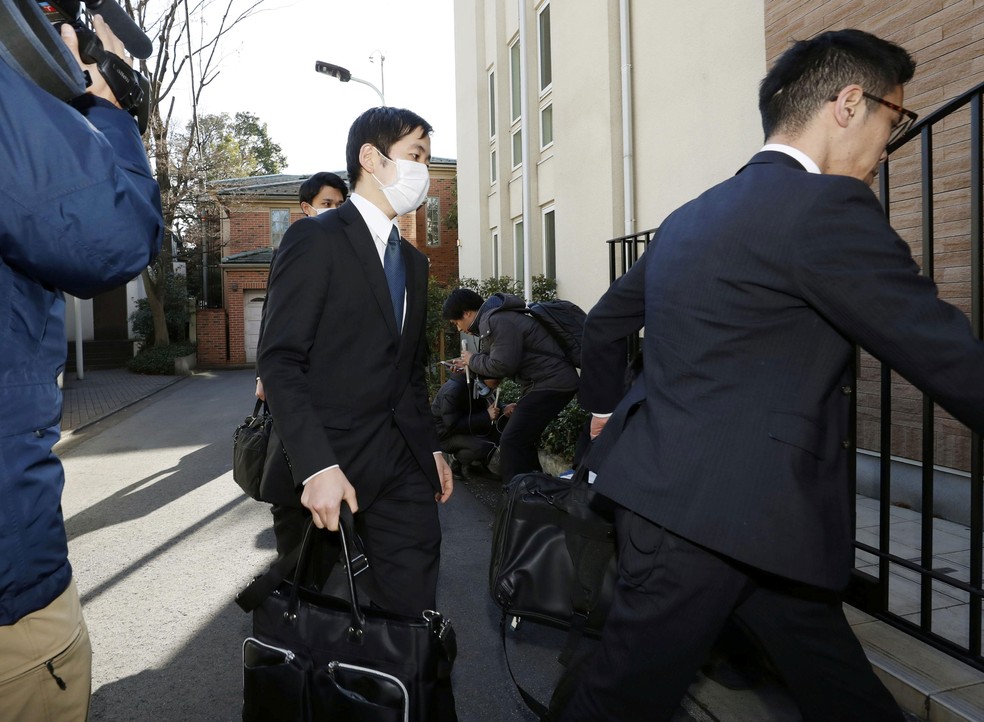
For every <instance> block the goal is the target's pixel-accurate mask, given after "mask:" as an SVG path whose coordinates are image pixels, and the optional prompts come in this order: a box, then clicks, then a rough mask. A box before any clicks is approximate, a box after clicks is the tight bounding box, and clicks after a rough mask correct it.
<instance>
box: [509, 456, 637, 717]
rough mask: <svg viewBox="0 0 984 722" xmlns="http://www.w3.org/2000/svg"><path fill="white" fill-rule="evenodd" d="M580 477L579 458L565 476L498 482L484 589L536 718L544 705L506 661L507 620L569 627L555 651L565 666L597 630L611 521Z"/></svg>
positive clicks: (609, 570) (610, 573)
mask: <svg viewBox="0 0 984 722" xmlns="http://www.w3.org/2000/svg"><path fill="white" fill-rule="evenodd" d="M587 477H588V470H587V468H586V467H585V466H584V465H583V464H582V466H581V467H580V468H579V470H578V471H577V472H576V473H575V474H574V477H573V478H570V479H564V478H559V477H556V476H550V475H549V474H544V473H541V472H532V473H528V474H520V475H519V476H516V477H514V478H513V480H512V481H510V482H509V483H508V484H507V485H506V486H505V487H504V488H503V490H502V495H501V496H500V497H499V505H498V508H497V510H496V515H495V528H494V531H493V535H492V562H491V564H490V566H489V592H490V593H491V594H492V599H493V600H495V603H496V604H498V605H499V607H500V608H501V609H502V619H501V620H500V622H499V629H500V637H501V639H502V649H503V653H504V654H505V655H506V656H505V658H506V666H507V668H508V670H509V675H510V677H512V680H513V683H514V684H515V685H516V689H517V690H518V691H519V694H520V696H521V697H522V698H523V701H524V702H526V705H527V706H528V707H529V708H530V709H531V710H533V712H535V713H536V714H537V716H538V717H541V718H546V717H545V715H547V707H546V705H544V704H543V703H542V702H540V701H539V700H537V699H536V698H535V697H533V695H531V694H530V693H529V692H527V691H526V689H524V688H523V687H522V685H520V684H519V682H518V681H517V680H516V676H515V675H514V674H513V671H512V665H511V664H510V663H509V656H508V653H507V650H506V627H507V620H508V619H509V618H510V617H512V618H513V624H518V622H519V620H520V619H525V620H529V621H532V622H540V623H543V624H548V625H551V626H554V627H560V628H566V629H569V632H568V635H567V643H566V644H565V646H564V649H563V651H562V652H561V653H560V656H559V661H560V663H561V664H563V665H565V666H567V665H568V664H570V663H571V662H572V661H573V660H574V659H575V650H576V649H577V646H578V643H579V642H580V640H581V637H582V636H583V635H588V636H591V637H597V636H599V635H600V634H601V629H602V627H603V626H604V624H605V618H606V617H607V616H608V609H609V608H610V607H611V604H612V595H613V593H614V590H615V579H616V577H617V575H618V571H617V569H616V557H615V524H614V521H613V504H612V502H611V501H609V500H608V499H607V498H605V497H603V496H601V495H600V494H597V493H596V492H595V491H594V489H593V488H592V487H591V485H590V484H589V483H588V479H587ZM567 693H568V691H564V692H562V694H567ZM556 696H557V693H555V697H556ZM553 705H554V703H553V702H552V703H551V709H552V708H553Z"/></svg>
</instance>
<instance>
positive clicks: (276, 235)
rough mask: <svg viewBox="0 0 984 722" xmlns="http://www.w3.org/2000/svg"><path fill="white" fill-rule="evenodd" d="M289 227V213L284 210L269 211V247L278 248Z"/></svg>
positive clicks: (273, 209) (272, 209) (274, 209)
mask: <svg viewBox="0 0 984 722" xmlns="http://www.w3.org/2000/svg"><path fill="white" fill-rule="evenodd" d="M289 225H290V211H289V210H288V209H286V208H271V209H270V245H271V246H272V247H273V248H280V241H282V240H283V238H284V234H285V233H286V232H287V226H289Z"/></svg>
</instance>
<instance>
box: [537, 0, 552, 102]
mask: <svg viewBox="0 0 984 722" xmlns="http://www.w3.org/2000/svg"><path fill="white" fill-rule="evenodd" d="M545 12H546V13H547V19H548V22H550V15H549V13H550V3H549V2H546V3H543V5H542V6H541V7H540V9H539V10H537V13H536V38H537V48H536V66H537V85H538V87H539V88H540V95H541V96H543V95H545V94H546V93H549V92H550V89H551V88H552V87H553V43H552V42H551V38H550V34H551V33H550V28H547V32H548V34H547V51H548V53H549V56H548V59H549V61H550V82H548V83H547V84H546V85H544V84H543V13H545Z"/></svg>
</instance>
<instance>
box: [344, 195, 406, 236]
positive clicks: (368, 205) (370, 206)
mask: <svg viewBox="0 0 984 722" xmlns="http://www.w3.org/2000/svg"><path fill="white" fill-rule="evenodd" d="M349 200H351V201H352V203H353V205H355V207H356V209H357V210H358V211H359V214H360V215H361V216H362V220H364V221H365V222H366V225H367V226H369V231H370V232H371V233H372V235H373V238H374V239H375V240H376V243H382V244H383V246H385V245H386V242H387V241H388V240H389V234H390V231H391V230H392V229H393V226H395V225H396V222H395V221H393V220H391V219H389V218H387V217H386V214H385V213H383V212H382V211H381V210H379V207H378V206H377V205H376V204H374V203H373V202H372V201H369V200H367V199H366V198H364V197H363V196H360V195H359V194H358V193H353V194H352V195H350V196H349Z"/></svg>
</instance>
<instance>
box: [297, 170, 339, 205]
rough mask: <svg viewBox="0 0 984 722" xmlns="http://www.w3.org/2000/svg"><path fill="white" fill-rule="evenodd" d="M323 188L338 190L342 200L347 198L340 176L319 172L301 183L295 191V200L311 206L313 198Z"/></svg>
mask: <svg viewBox="0 0 984 722" xmlns="http://www.w3.org/2000/svg"><path fill="white" fill-rule="evenodd" d="M325 186H331V187H332V188H335V189H337V190H338V192H339V193H341V194H342V200H345V199H346V198H348V187H347V186H346V185H345V181H343V180H342V179H341V177H340V176H337V175H335V174H334V173H328V172H327V171H321V172H320V173H315V174H314V175H313V176H311V177H310V178H308V179H307V180H306V181H304V182H303V183H301V187H300V188H299V189H298V191H297V198H298V200H299V201H300V202H301V203H307V204H308V205H310V204H311V201H313V200H314V197H315V196H316V195H318V194H319V193H320V192H321V189H322V188H324V187H325Z"/></svg>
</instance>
